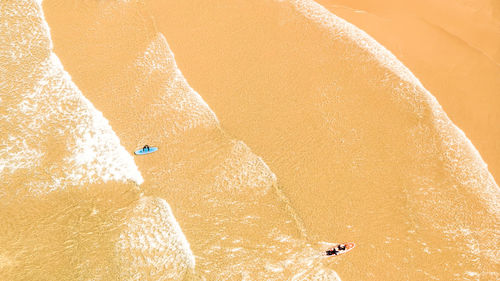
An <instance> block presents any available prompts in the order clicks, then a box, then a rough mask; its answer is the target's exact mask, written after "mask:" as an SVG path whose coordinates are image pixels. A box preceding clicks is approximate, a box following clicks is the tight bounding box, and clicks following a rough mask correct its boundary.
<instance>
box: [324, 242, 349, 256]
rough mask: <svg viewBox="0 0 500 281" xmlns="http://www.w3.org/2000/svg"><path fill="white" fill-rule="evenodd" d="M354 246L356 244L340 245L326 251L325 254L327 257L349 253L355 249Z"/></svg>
mask: <svg viewBox="0 0 500 281" xmlns="http://www.w3.org/2000/svg"><path fill="white" fill-rule="evenodd" d="M354 246H355V244H354V243H352V242H350V243H346V244H338V245H337V246H335V247H333V248H330V249H328V250H326V252H325V254H326V255H327V256H337V255H340V254H343V253H347V252H349V251H350V250H351V249H352V248H354Z"/></svg>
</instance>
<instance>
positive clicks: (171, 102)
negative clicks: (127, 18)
mask: <svg viewBox="0 0 500 281" xmlns="http://www.w3.org/2000/svg"><path fill="white" fill-rule="evenodd" d="M131 67H132V68H134V69H136V70H138V71H139V72H140V73H141V77H150V76H151V75H152V73H153V72H157V73H161V74H162V77H167V81H166V83H165V84H163V89H162V91H161V93H159V94H158V97H156V98H155V99H157V100H159V103H158V104H157V106H158V108H155V110H154V112H158V114H164V113H165V112H169V114H168V115H167V116H170V115H174V116H175V117H176V118H175V119H171V120H170V121H171V122H166V123H165V124H163V126H170V127H166V128H164V130H163V132H164V133H165V134H166V137H168V136H173V135H177V134H179V133H182V132H185V131H187V130H190V129H193V128H196V127H206V128H212V127H214V126H218V124H219V121H218V119H217V116H216V115H215V113H214V112H213V111H212V110H211V109H210V107H209V106H208V104H207V103H206V102H205V101H204V100H203V98H202V97H201V96H200V95H199V94H198V93H197V92H196V91H194V90H193V89H192V88H191V86H190V85H189V84H188V83H187V81H186V79H185V78H184V76H183V75H182V73H181V71H180V70H179V68H178V67H177V64H176V62H175V59H174V54H173V52H172V51H171V50H170V48H169V46H168V43H167V41H166V39H165V37H164V36H163V34H161V33H158V34H157V36H156V38H154V39H153V40H152V41H151V43H150V44H149V45H148V47H147V49H146V51H145V52H144V55H142V56H140V57H138V58H137V59H136V60H135V62H134V64H133V66H131ZM138 84H139V85H140V83H138ZM136 90H137V91H140V90H141V88H140V86H137V87H136ZM180 93H183V94H180Z"/></svg>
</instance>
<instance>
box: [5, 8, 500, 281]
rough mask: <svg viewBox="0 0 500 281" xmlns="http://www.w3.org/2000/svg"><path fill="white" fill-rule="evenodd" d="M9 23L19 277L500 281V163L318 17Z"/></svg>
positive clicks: (240, 14)
mask: <svg viewBox="0 0 500 281" xmlns="http://www.w3.org/2000/svg"><path fill="white" fill-rule="evenodd" d="M0 5H1V6H0V12H1V16H0V22H1V23H2V25H1V26H2V32H1V34H0V36H2V38H1V39H2V40H1V42H3V43H2V45H1V48H0V54H1V56H0V64H1V66H2V67H1V71H2V72H1V78H2V79H0V80H1V82H0V83H1V84H0V89H1V93H2V95H1V96H0V98H1V99H0V112H1V113H2V115H1V119H0V126H1V132H2V135H1V136H0V137H1V144H2V146H0V155H1V157H0V179H1V182H4V183H5V184H4V185H3V187H2V193H1V199H2V202H1V205H0V208H1V214H2V215H1V216H2V221H4V222H6V223H5V224H4V227H0V246H1V247H0V249H2V250H0V261H2V265H1V266H0V276H2V278H3V279H9V280H26V279H37V278H38V279H57V280H340V279H342V280H429V279H436V280H495V278H497V277H498V270H497V269H496V268H497V266H498V260H499V253H498V250H497V248H498V247H497V246H498V210H499V209H498V202H499V194H500V193H499V190H498V186H497V185H496V183H495V181H494V179H493V178H492V177H491V175H490V174H489V173H488V171H487V166H486V164H485V163H484V162H483V161H482V159H481V157H480V156H479V154H478V153H477V151H476V150H475V149H474V147H473V146H472V144H471V143H470V142H469V141H468V140H467V138H466V136H465V135H464V134H463V132H461V131H460V130H459V129H458V128H456V127H455V126H454V125H453V124H452V123H451V121H450V120H449V119H448V118H447V117H446V114H445V113H444V112H443V111H442V109H441V107H440V106H439V104H438V103H437V101H436V100H435V99H434V98H433V97H432V95H431V94H430V93H428V92H427V91H426V90H425V88H424V87H423V85H421V83H420V82H419V81H418V80H417V79H416V78H415V77H414V76H413V74H411V72H410V71H409V70H408V69H407V68H406V67H404V65H402V64H401V63H400V62H399V61H398V60H397V59H396V58H395V57H394V56H393V55H391V54H390V52H389V51H387V50H386V49H385V48H383V47H382V46H380V45H379V44H378V43H377V42H376V41H374V40H373V39H371V38H370V37H368V36H367V35H366V34H365V33H364V32H362V31H360V30H359V29H357V28H355V27H354V26H352V25H350V24H349V23H347V22H345V21H343V20H341V19H339V18H337V17H335V16H334V15H332V14H331V13H329V12H328V11H326V10H325V9H323V8H322V7H321V6H319V5H317V4H315V3H314V2H312V1H257V2H254V3H249V2H245V1H236V2H232V1H226V2H224V1H222V2H220V3H217V4H213V5H211V4H207V3H204V2H203V1H106V2H103V1H48V0H46V1H44V2H43V3H41V2H36V1H28V0H26V1H22V2H14V1H11V2H9V1H6V2H2V3H1V4H0ZM42 6H43V9H42ZM214 19H216V20H214ZM264 19H265V20H264ZM49 27H50V29H49ZM4 30H5V32H4ZM174 53H175V57H174ZM181 70H182V72H181ZM70 74H71V76H70ZM194 89H196V91H195V90H194ZM144 144H149V145H152V146H157V147H159V150H158V152H155V153H153V154H150V155H148V156H140V157H134V158H133V156H132V152H133V151H134V150H135V149H137V148H139V147H141V146H142V145H144ZM341 241H355V242H356V243H357V245H358V246H357V248H356V249H355V250H353V251H352V252H351V253H349V254H347V255H344V256H342V257H338V258H325V257H323V256H321V252H322V251H323V250H324V249H326V248H328V247H329V246H330V245H331V244H332V243H334V242H341Z"/></svg>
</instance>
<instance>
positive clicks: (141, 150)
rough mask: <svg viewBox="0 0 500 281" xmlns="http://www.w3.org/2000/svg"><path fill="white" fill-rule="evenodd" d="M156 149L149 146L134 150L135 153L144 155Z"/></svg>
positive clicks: (156, 148)
mask: <svg viewBox="0 0 500 281" xmlns="http://www.w3.org/2000/svg"><path fill="white" fill-rule="evenodd" d="M157 150H158V147H150V148H149V150H148V149H147V148H146V149H140V150H137V151H135V152H134V154H135V155H144V154H149V153H153V152H155V151H157Z"/></svg>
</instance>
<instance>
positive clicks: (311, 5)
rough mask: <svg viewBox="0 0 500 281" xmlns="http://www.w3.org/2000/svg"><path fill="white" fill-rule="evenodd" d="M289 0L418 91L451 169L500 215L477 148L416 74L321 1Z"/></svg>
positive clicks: (499, 198) (496, 192) (499, 194)
mask: <svg viewBox="0 0 500 281" xmlns="http://www.w3.org/2000/svg"><path fill="white" fill-rule="evenodd" d="M290 3H292V5H293V6H294V7H295V9H296V10H297V11H298V12H300V13H302V14H303V15H304V16H305V17H306V18H308V19H310V20H311V21H313V22H315V23H318V24H319V25H320V26H322V27H323V28H324V29H325V30H326V32H328V34H329V35H330V36H332V38H341V39H343V40H347V41H349V42H351V43H353V44H356V45H357V46H359V47H360V48H362V49H364V50H367V51H368V52H370V54H371V55H372V56H373V57H374V58H375V59H376V61H377V62H378V63H380V64H381V65H382V66H383V67H385V68H387V69H389V70H390V71H391V72H392V73H394V74H395V75H397V76H398V77H399V78H400V79H401V80H403V81H404V82H406V84H405V83H400V86H401V87H402V88H408V91H405V92H406V93H408V94H415V95H419V97H418V99H420V100H422V99H423V100H424V101H425V103H426V104H427V106H429V107H430V108H431V109H432V113H433V115H434V118H435V126H436V128H437V132H439V134H440V138H441V141H442V142H443V143H444V144H445V147H446V148H447V151H446V153H445V157H447V158H448V159H447V160H448V162H449V163H450V164H451V166H450V168H451V170H450V172H451V173H452V174H453V175H454V177H455V178H456V179H458V180H459V181H460V183H461V184H463V185H465V186H468V187H469V188H471V189H472V190H474V192H475V193H476V194H478V195H479V196H480V197H481V198H482V199H483V201H484V202H485V203H486V204H487V206H488V208H489V211H490V212H491V213H493V214H495V215H496V216H500V205H499V204H500V189H499V187H498V185H497V184H496V182H495V179H494V178H493V176H492V175H491V174H490V173H489V171H488V167H487V165H486V163H485V162H484V160H483V159H482V158H481V156H480V154H479V151H478V150H477V149H476V148H475V147H474V145H473V144H472V142H471V141H470V140H469V139H468V138H467V137H466V135H465V133H464V132H463V131H462V130H461V129H459V128H458V127H457V126H456V125H455V124H453V123H452V122H451V121H450V119H449V118H448V116H447V115H446V113H445V112H444V111H443V109H442V107H441V106H440V105H439V103H438V101H437V99H436V98H435V97H434V96H433V95H432V94H431V93H430V92H429V91H427V90H426V89H425V88H424V86H423V85H422V83H421V82H420V81H419V80H418V79H417V78H416V77H415V75H413V73H412V72H411V71H410V70H409V69H408V68H407V67H406V66H405V65H404V64H403V63H402V62H401V61H399V60H398V59H397V58H396V56H395V55H394V54H392V53H391V52H390V51H389V50H388V49H386V48H385V47H384V46H382V45H381V44H380V43H378V42H377V41H376V40H375V39H373V38H372V37H370V36H369V35H368V34H367V33H366V32H364V31H362V30H361V29H359V28H357V27H355V26H354V25H353V24H351V23H348V22H347V21H345V20H343V19H341V18H339V17H337V16H335V15H333V14H332V13H330V12H329V11H328V10H327V9H325V8H324V7H323V6H321V5H320V4H318V3H316V2H314V1H311V0H291V1H290ZM403 98H405V97H403ZM417 114H419V113H418V112H417Z"/></svg>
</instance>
